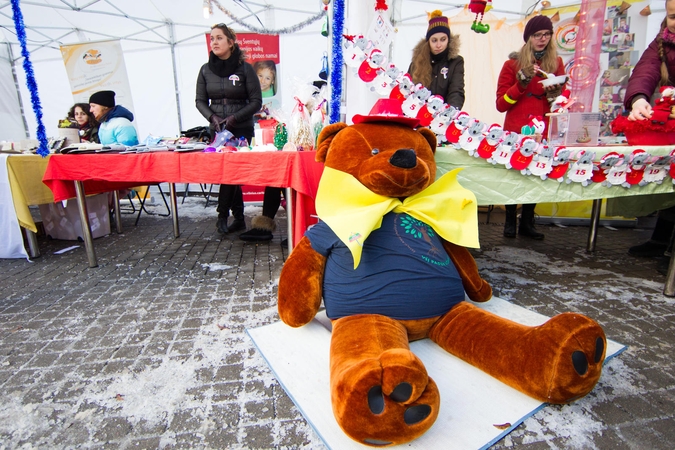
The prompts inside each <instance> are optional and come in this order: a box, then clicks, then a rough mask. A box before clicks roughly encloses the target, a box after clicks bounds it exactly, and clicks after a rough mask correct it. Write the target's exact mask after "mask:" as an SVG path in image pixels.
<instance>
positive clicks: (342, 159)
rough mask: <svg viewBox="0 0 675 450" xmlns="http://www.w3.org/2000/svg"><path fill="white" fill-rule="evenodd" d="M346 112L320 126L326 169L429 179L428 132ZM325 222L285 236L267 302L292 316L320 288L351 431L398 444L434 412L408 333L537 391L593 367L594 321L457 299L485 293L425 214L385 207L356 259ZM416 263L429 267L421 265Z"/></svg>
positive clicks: (583, 383) (569, 392)
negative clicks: (505, 312) (272, 298)
mask: <svg viewBox="0 0 675 450" xmlns="http://www.w3.org/2000/svg"><path fill="white" fill-rule="evenodd" d="M354 122H355V124H354V125H352V126H347V125H346V124H344V123H336V124H332V125H329V126H327V127H325V128H324V129H323V131H322V132H321V134H320V136H319V139H318V145H317V155H316V159H317V160H318V161H323V162H324V163H325V168H326V170H331V169H334V170H336V171H337V172H340V173H346V174H349V175H351V176H353V177H354V178H355V179H356V180H358V182H360V183H361V184H362V185H363V186H365V187H366V188H367V189H369V190H370V191H372V193H375V194H379V195H381V196H385V197H394V198H398V199H401V200H402V199H405V198H407V197H410V196H413V195H415V194H418V193H420V192H421V191H423V190H425V188H427V187H429V186H430V185H432V184H433V183H434V180H435V176H436V164H435V161H434V152H435V150H436V137H435V135H434V134H433V132H431V131H430V130H428V129H426V128H419V129H417V130H415V129H414V128H413V127H412V126H411V125H414V123H412V124H411V123H408V122H407V120H406V119H401V120H390V119H389V118H387V117H378V116H377V115H374V116H355V118H354ZM357 122H358V123H357ZM324 177H326V172H324ZM322 182H323V179H322ZM341 188H343V189H342V191H340V189H341ZM333 189H334V190H336V191H337V193H338V196H339V195H346V194H347V192H345V191H346V188H344V187H343V186H340V187H334V188H333ZM320 191H321V187H320ZM320 200H321V199H320V198H317V210H319V209H320V208H319V206H320V205H319V201H320ZM319 214H320V215H321V213H319ZM476 224H477V222H476ZM406 227H407V228H406ZM402 230H407V231H408V232H407V233H406V232H403V231H402ZM417 231H419V232H417ZM476 232H477V227H476ZM331 233H332V232H331V229H330V228H329V227H328V226H327V225H326V224H325V223H320V224H318V225H316V226H315V227H313V228H311V229H310V230H308V232H307V233H306V235H305V236H304V237H303V238H302V240H301V241H300V242H299V243H298V245H297V246H296V247H295V248H294V250H293V252H292V253H291V254H290V256H289V257H288V260H287V261H286V263H285V264H284V266H283V269H282V271H281V276H280V280H279V303H278V308H279V315H280V317H281V319H282V320H283V321H284V322H285V323H286V324H288V325H290V326H292V327H300V326H302V325H305V324H307V323H308V322H310V321H311V320H312V318H313V317H314V316H315V314H316V313H317V312H318V310H319V307H320V305H321V301H322V299H323V300H324V304H325V307H326V312H327V315H328V317H329V318H330V319H331V320H332V337H331V346H330V391H331V401H332V406H333V412H334V414H335V418H336V419H337V422H338V423H339V425H340V427H341V428H342V430H343V431H344V432H345V433H346V434H347V435H348V436H350V437H351V438H352V439H354V440H356V441H357V442H360V443H362V444H366V445H372V446H387V445H397V444H403V443H406V442H409V441H411V440H413V439H416V438H418V437H419V436H421V435H422V434H423V433H425V432H426V431H427V430H428V429H429V428H430V427H431V426H432V425H433V423H434V421H435V420H436V417H437V416H438V410H439V405H440V393H439V391H438V389H437V386H436V384H435V383H434V381H433V380H432V379H431V378H429V376H428V375H427V371H426V369H425V367H424V365H423V363H422V361H421V360H420V359H419V358H418V357H417V356H416V355H414V354H413V353H412V352H411V351H410V348H409V342H410V341H412V340H416V339H425V338H426V339H431V340H432V341H433V342H435V343H436V344H438V345H439V346H441V347H442V348H443V349H445V350H446V351H448V352H449V353H451V354H453V355H455V356H457V357H459V358H461V359H463V360H464V361H466V362H468V363H469V364H471V365H473V366H475V367H477V368H479V369H481V370H483V371H485V372H486V373H488V374H490V375H491V376H493V377H495V378H497V379H499V380H500V381H502V382H504V383H506V384H507V385H509V386H511V387H513V388H515V389H518V390H520V391H522V392H524V393H525V394H527V395H530V396H532V397H534V398H536V399H538V400H540V401H542V402H550V403H567V402H571V401H573V400H576V399H578V398H580V397H582V396H584V395H586V394H588V393H589V392H590V391H591V389H593V387H594V386H595V384H596V383H597V381H598V379H599V378H600V372H601V367H602V362H603V360H604V357H605V348H606V341H605V335H604V332H603V330H602V328H601V327H600V326H599V325H598V324H597V323H596V322H594V321H593V320H591V319H589V318H587V317H585V316H583V315H580V314H575V313H564V314H560V315H557V316H555V317H553V318H551V319H549V320H548V321H547V322H546V323H544V324H542V325H540V326H535V327H530V326H525V325H520V324H518V323H515V322H512V321H510V320H507V319H504V318H502V317H499V316H496V315H494V314H492V313H489V312H486V311H484V310H483V309H481V308H478V307H476V306H475V305H473V304H472V303H470V302H468V301H464V292H466V295H467V296H468V297H469V299H471V300H473V301H475V302H485V301H487V300H489V299H490V298H491V296H492V289H491V288H490V285H489V284H488V283H487V282H486V281H485V280H483V279H482V278H481V276H480V274H479V273H478V269H477V266H476V263H475V261H474V259H473V257H472V256H471V254H470V253H469V251H468V250H467V249H466V248H465V247H463V246H458V245H455V244H453V243H452V242H448V241H447V240H445V239H443V238H441V237H440V236H439V235H438V233H435V232H434V229H433V228H431V227H429V226H428V225H426V224H425V223H423V222H421V221H419V220H417V219H414V218H411V217H410V216H409V215H407V214H401V213H396V212H395V211H394V212H388V213H387V214H386V215H385V217H384V218H383V220H382V223H381V226H380V228H378V229H376V230H374V231H372V233H371V234H370V235H369V236H368V238H367V239H366V240H365V242H364V243H362V255H361V258H360V262H359V263H358V267H357V268H354V266H355V264H354V261H355V258H354V256H353V254H352V253H350V251H349V250H348V249H347V247H346V246H345V244H344V243H343V242H341V241H340V240H339V239H337V238H336V237H335V236H334V235H332V234H331ZM380 233H382V234H383V236H384V237H382V236H381V235H380ZM387 233H389V234H387ZM391 236H395V237H394V238H393V239H392V237H391ZM413 241H414V242H413ZM415 245H417V247H415ZM425 246H426V247H425ZM425 248H426V249H427V250H425V251H423V252H421V251H420V249H425ZM432 249H436V250H439V249H440V252H438V251H436V252H435V253H434V252H431V250H432ZM423 253H424V254H423ZM446 253H447V255H446ZM444 255H445V256H444ZM448 255H449V258H448ZM391 258H393V259H391ZM401 258H402V259H401ZM430 259H431V260H432V261H431V263H430ZM444 260H447V261H448V263H447V264H445V265H444V264H443V261H444ZM450 260H451V263H450ZM427 271H428V273H431V274H433V276H432V277H426V276H425V275H426V273H427ZM439 271H440V272H439ZM439 274H440V275H439ZM439 308H441V309H439ZM442 308H445V309H442ZM446 376H448V377H452V376H453V374H452V373H448V374H446ZM449 407H452V405H450V406H449ZM459 413H461V412H459V411H458V414H459Z"/></svg>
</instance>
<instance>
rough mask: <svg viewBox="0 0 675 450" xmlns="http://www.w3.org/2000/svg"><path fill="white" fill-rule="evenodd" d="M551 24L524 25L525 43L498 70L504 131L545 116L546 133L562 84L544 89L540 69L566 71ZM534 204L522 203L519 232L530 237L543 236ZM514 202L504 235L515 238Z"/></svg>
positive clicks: (533, 22) (540, 20)
mask: <svg viewBox="0 0 675 450" xmlns="http://www.w3.org/2000/svg"><path fill="white" fill-rule="evenodd" d="M552 36H553V23H552V22H551V19H549V18H548V17H546V16H535V17H533V18H532V19H530V20H529V22H527V25H525V31H524V33H523V40H524V41H525V45H523V47H522V48H521V49H520V52H514V53H511V54H510V55H509V59H508V60H507V61H506V62H505V63H504V66H503V67H502V71H501V72H500V73H499V80H498V81H497V110H498V111H499V112H505V113H506V117H505V119H504V130H507V131H513V132H516V133H520V132H521V128H522V127H523V125H526V124H528V122H530V116H540V117H543V118H544V123H545V125H546V128H545V129H544V133H543V135H544V136H546V135H547V131H546V130H547V129H548V117H546V114H547V113H549V112H550V111H551V102H552V101H553V100H555V98H556V97H557V96H558V95H560V93H561V92H562V88H563V85H562V84H558V85H554V86H549V87H546V88H544V86H542V84H541V83H540V81H542V80H544V79H545V75H543V74H542V73H541V72H540V70H541V71H544V72H546V73H554V74H556V75H564V74H565V66H564V65H563V62H562V59H561V58H560V57H559V56H558V52H557V51H556V48H555V44H552V43H551V37H552ZM535 206H536V204H534V203H530V204H526V205H523V209H522V214H521V218H520V226H519V227H518V234H519V235H521V236H526V237H530V238H533V239H544V235H543V234H542V233H539V232H537V230H536V229H535V228H534V207H535ZM516 208H517V205H506V222H505V223H504V236H505V237H516Z"/></svg>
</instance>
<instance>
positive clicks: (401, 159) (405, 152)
mask: <svg viewBox="0 0 675 450" xmlns="http://www.w3.org/2000/svg"><path fill="white" fill-rule="evenodd" d="M389 163H390V164H391V165H392V166H394V167H400V168H401V169H412V168H413V167H415V166H416V165H417V154H416V153H415V150H413V149H411V148H401V149H399V150H396V152H395V153H394V154H393V155H392V157H391V158H389Z"/></svg>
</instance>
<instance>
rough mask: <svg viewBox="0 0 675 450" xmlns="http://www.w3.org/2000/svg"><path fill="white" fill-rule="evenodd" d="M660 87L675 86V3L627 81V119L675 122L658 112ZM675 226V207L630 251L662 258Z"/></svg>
mask: <svg viewBox="0 0 675 450" xmlns="http://www.w3.org/2000/svg"><path fill="white" fill-rule="evenodd" d="M660 86H675V0H666V17H665V18H664V19H663V22H661V28H660V29H659V32H658V34H657V35H656V38H655V39H654V40H653V41H652V42H651V44H649V46H648V47H647V49H646V50H645V51H644V53H642V56H641V57H640V60H639V61H638V63H637V65H636V66H635V69H633V73H632V75H631V76H630V79H629V80H628V87H627V88H626V96H625V97H624V103H623V105H624V108H625V109H626V111H630V113H629V115H628V120H657V121H666V120H668V118H670V119H675V114H673V111H672V109H671V111H670V114H669V113H668V111H658V110H657V111H655V110H654V108H652V105H651V103H650V99H651V98H652V96H653V95H654V94H655V93H657V94H658V92H659V87H660ZM674 226H675V206H673V207H670V208H667V209H662V210H660V211H659V215H658V218H657V220H656V225H655V226H654V231H653V232H652V236H651V239H649V241H647V242H645V243H642V244H639V245H635V246H633V247H631V248H630V249H629V250H628V253H630V254H631V255H633V256H642V257H663V256H664V254H665V252H666V250H668V246H669V244H672V242H671V239H672V236H673V227H674ZM669 260H670V258H663V260H662V262H661V263H660V264H659V266H658V268H657V270H658V271H659V272H661V273H664V274H665V272H666V270H667V268H668V262H669Z"/></svg>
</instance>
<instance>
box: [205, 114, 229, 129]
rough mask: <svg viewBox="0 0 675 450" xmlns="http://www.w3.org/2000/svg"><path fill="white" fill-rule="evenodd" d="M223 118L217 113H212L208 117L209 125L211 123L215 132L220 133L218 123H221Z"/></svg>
mask: <svg viewBox="0 0 675 450" xmlns="http://www.w3.org/2000/svg"><path fill="white" fill-rule="evenodd" d="M224 121H225V119H223V118H222V117H220V116H218V115H217V114H213V115H212V116H211V117H210V118H209V122H211V125H213V128H214V129H215V130H216V132H218V133H220V124H221V123H223V122H224Z"/></svg>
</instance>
